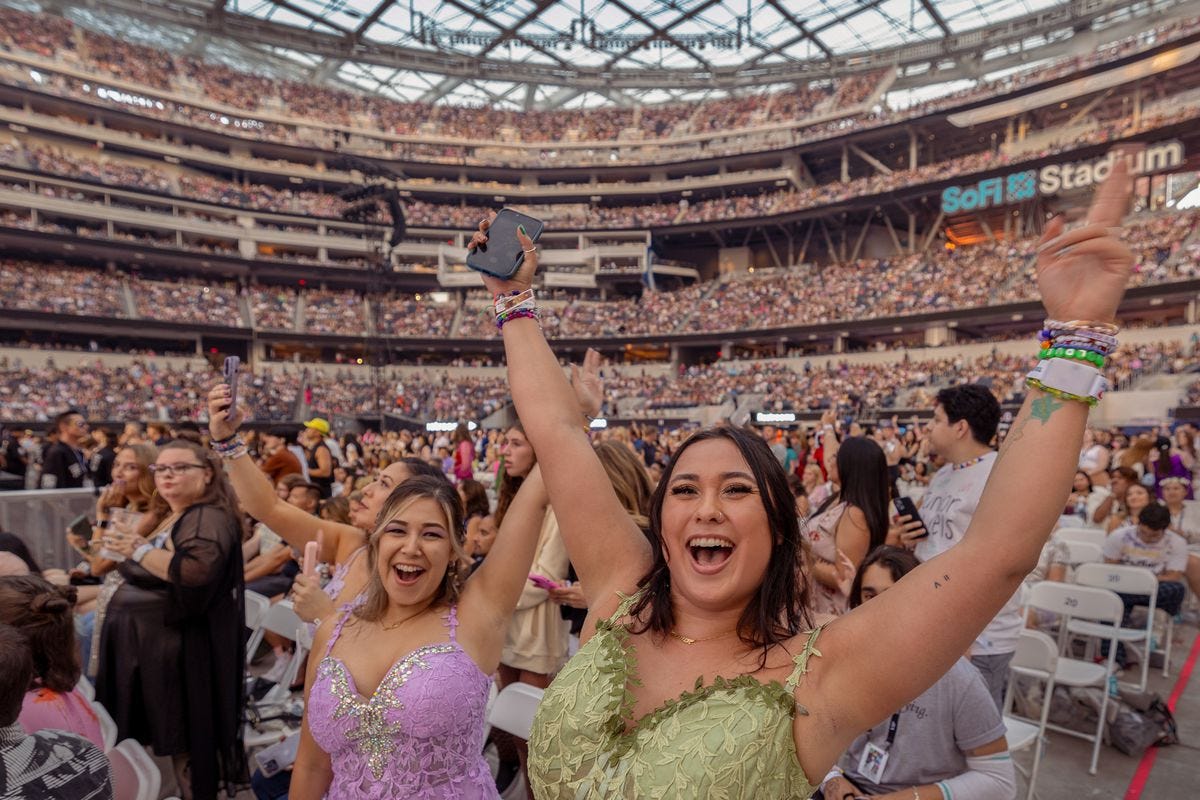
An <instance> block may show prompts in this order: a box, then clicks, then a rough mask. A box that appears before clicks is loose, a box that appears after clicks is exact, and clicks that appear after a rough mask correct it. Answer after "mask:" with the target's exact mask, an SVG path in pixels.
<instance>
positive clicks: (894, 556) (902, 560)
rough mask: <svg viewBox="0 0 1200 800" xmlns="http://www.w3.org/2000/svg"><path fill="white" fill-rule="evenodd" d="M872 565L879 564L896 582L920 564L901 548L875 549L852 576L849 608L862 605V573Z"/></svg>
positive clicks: (886, 547) (884, 547)
mask: <svg viewBox="0 0 1200 800" xmlns="http://www.w3.org/2000/svg"><path fill="white" fill-rule="evenodd" d="M872 564H879V565H881V566H883V567H886V568H887V571H888V572H889V573H891V575H892V580H894V581H898V580H900V579H901V578H903V577H904V576H905V575H907V574H908V573H910V572H912V571H913V570H914V569H916V568H917V567H919V566H920V565H921V562H920V561H918V560H917V557H916V556H914V555H913V554H912V553H910V552H908V551H907V550H904V549H903V548H900V547H892V546H891V545H886V544H885V545H880V546H879V547H876V548H875V549H874V550H872V551H871V552H869V553H867V557H866V558H864V559H863V562H862V566H861V567H859V568H858V572H857V573H856V574H855V576H854V583H852V584H851V585H850V607H851V608H858V607H859V606H861V605H862V602H863V599H862V584H863V573H864V572H866V571H867V567H869V566H871V565H872Z"/></svg>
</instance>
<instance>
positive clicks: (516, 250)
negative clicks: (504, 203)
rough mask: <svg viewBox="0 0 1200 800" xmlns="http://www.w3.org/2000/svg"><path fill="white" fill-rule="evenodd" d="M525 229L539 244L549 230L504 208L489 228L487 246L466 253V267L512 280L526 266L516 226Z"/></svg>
mask: <svg viewBox="0 0 1200 800" xmlns="http://www.w3.org/2000/svg"><path fill="white" fill-rule="evenodd" d="M518 225H524V226H525V234H526V235H527V236H529V238H530V239H532V240H533V241H535V242H536V241H537V240H538V238H539V237H540V236H541V235H542V230H543V229H544V228H545V227H546V226H545V223H543V222H542V221H541V220H540V219H537V218H536V217H531V216H529V215H528V214H522V213H521V212H520V211H513V210H512V209H511V208H502V209H500V213H498V214H497V215H496V218H495V219H494V220H492V224H491V226H489V227H488V241H487V244H486V245H483V246H482V247H477V248H476V249H474V250H472V251H471V252H469V253H467V267H469V268H470V269H473V270H475V271H476V272H486V273H487V274H488V275H493V276H495V277H497V278H511V277H512V276H513V275H515V274H516V273H517V270H519V269H520V268H521V265H522V264H524V263H525V253H524V252H523V251H522V250H521V243H520V242H519V241H518V240H517V226H518Z"/></svg>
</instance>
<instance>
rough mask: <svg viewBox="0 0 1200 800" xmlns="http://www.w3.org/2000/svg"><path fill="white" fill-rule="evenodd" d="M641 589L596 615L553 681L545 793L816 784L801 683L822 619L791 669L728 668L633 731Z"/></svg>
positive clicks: (563, 796)
mask: <svg viewBox="0 0 1200 800" xmlns="http://www.w3.org/2000/svg"><path fill="white" fill-rule="evenodd" d="M636 600H637V595H634V596H633V597H628V598H625V600H623V601H622V603H621V605H620V607H619V608H618V609H617V611H616V613H615V614H613V615H612V617H610V618H609V619H607V620H604V621H602V622H599V623H598V624H597V625H596V634H595V636H593V637H592V638H591V640H590V641H589V642H588V643H587V644H586V645H584V646H583V647H582V648H581V649H580V650H579V653H578V654H576V656H575V657H574V658H573V659H571V661H570V662H569V663H568V664H567V666H566V667H564V668H563V670H562V671H561V672H560V673H559V674H558V677H557V678H556V679H555V681H554V683H552V684H550V688H548V689H547V690H546V694H545V697H544V698H543V699H542V702H541V705H539V706H538V710H537V715H536V716H535V717H534V720H533V732H532V735H531V736H530V739H529V778H530V782H531V784H532V786H533V793H534V795H535V796H536V797H537V798H538V800H585V798H587V799H589V800H601V798H603V799H604V800H609V798H638V800H650V798H705V800H740V799H741V798H755V800H782V799H783V798H807V797H809V796H810V795H811V794H812V793H813V792H814V791H815V787H813V786H812V784H811V783H810V782H809V780H808V778H807V776H805V774H804V770H803V769H802V768H801V766H800V762H799V761H798V760H797V759H796V744H795V740H794V738H793V735H792V720H793V717H794V716H795V714H797V713H801V714H804V713H807V712H806V711H805V710H804V709H803V708H802V707H798V706H797V705H796V702H795V700H794V698H793V695H792V692H793V690H794V689H795V687H796V684H797V682H798V681H799V680H800V678H801V676H803V675H804V673H805V671H806V669H807V664H808V658H809V656H810V655H811V654H816V655H818V656H819V655H820V652H819V651H817V650H816V649H815V647H814V645H815V643H816V640H817V634H818V633H819V632H820V629H819V628H818V629H817V630H815V631H813V632H812V634H811V635H810V636H809V638H808V643H807V645H806V646H805V648H804V650H803V651H802V652H800V653H799V654H798V655H796V656H795V657H794V659H793V661H794V663H795V669H794V670H793V671H792V673H791V675H790V676H789V677H788V679H787V681H785V682H784V683H782V684H780V683H779V682H778V681H772V682H770V683H761V682H759V681H757V680H755V679H754V677H753V676H751V675H741V676H739V677H737V678H734V679H732V680H729V679H726V678H721V677H718V678H717V679H716V680H715V681H713V683H712V684H710V685H708V686H704V685H703V679H702V678H701V679H697V681H696V688H695V689H694V690H693V691H690V692H684V693H683V694H682V695H680V697H679V699H677V700H668V701H667V702H666V703H665V704H664V705H663V706H662V707H660V708H658V709H656V710H655V711H653V712H651V713H650V714H647V715H646V716H645V717H643V718H642V719H641V720H639V721H638V723H637V724H636V725H635V726H634V727H633V728H632V729H631V730H629V731H628V732H627V731H626V728H627V727H629V725H628V721H629V720H630V719H631V718H632V713H633V706H634V698H633V695H632V693H631V692H630V691H629V685H630V684H637V683H638V678H637V665H636V663H635V660H634V657H633V654H632V653H631V652H630V651H629V649H628V646H629V633H628V631H627V630H626V628H625V626H624V625H623V624H619V623H618V620H621V619H622V618H624V617H625V616H627V615H628V613H629V609H630V607H631V606H632V605H633V603H634V602H636Z"/></svg>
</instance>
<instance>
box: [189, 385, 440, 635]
mask: <svg viewBox="0 0 1200 800" xmlns="http://www.w3.org/2000/svg"><path fill="white" fill-rule="evenodd" d="M230 399H231V392H230V388H229V386H228V385H227V384H219V385H217V386H214V387H213V388H212V390H211V391H209V393H208V430H209V433H210V434H211V435H212V440H213V449H214V450H215V451H216V452H217V454H218V455H220V456H221V460H222V461H223V462H224V465H225V473H226V474H227V475H228V476H229V482H230V484H231V485H232V486H233V489H234V491H235V492H236V493H237V498H238V500H239V501H240V502H241V504H242V508H243V509H244V510H245V512H246V513H247V514H249V515H250V516H251V517H253V518H254V519H256V520H258V521H259V522H261V523H263V524H264V525H266V526H267V527H268V528H270V529H271V530H273V531H275V532H276V533H278V534H279V535H280V536H281V537H282V538H283V540H284V541H285V542H287V543H288V544H289V545H291V546H292V547H294V548H295V549H297V550H299V551H301V552H303V550H304V546H305V545H306V544H308V543H309V542H315V541H317V537H318V534H320V533H323V535H322V536H321V537H320V541H321V546H322V550H321V552H319V553H318V556H317V557H318V560H319V561H320V562H321V563H325V564H332V565H334V574H333V578H332V579H331V580H330V581H329V583H328V584H326V586H325V588H324V589H323V590H322V588H321V586H320V582H319V581H317V580H316V579H315V578H314V577H312V576H308V577H305V576H297V578H296V582H295V584H294V586H293V591H294V592H295V595H296V597H295V600H296V604H295V607H296V613H297V614H299V615H300V618H301V619H303V620H305V621H307V622H310V623H319V622H320V621H321V620H323V619H325V618H327V617H329V616H331V615H333V614H334V613H335V612H336V611H337V610H338V609H340V608H343V607H344V606H346V605H347V604H354V603H357V602H360V599H359V598H360V597H361V596H362V594H363V590H364V589H365V588H366V585H367V565H366V559H365V558H363V556H364V555H365V554H366V543H367V534H366V532H367V531H370V530H373V529H374V526H375V519H376V517H377V516H378V515H379V510H380V509H381V508H382V507H383V502H384V500H386V499H387V496H388V494H390V493H391V491H392V490H393V489H395V488H396V487H397V486H399V485H400V484H401V483H402V482H403V481H405V480H407V479H408V478H411V477H412V476H413V475H416V474H429V473H433V474H440V473H437V472H436V471H435V470H433V468H432V467H430V466H429V465H428V464H426V463H425V462H423V461H421V460H420V459H416V458H413V459H403V460H401V461H397V462H395V463H392V464H389V465H388V466H386V467H384V468H383V469H381V470H380V471H379V474H378V476H376V478H375V480H374V481H372V482H371V483H369V484H367V485H366V486H365V487H363V490H362V499H361V503H358V504H354V503H351V506H350V507H351V522H352V524H350V525H344V524H341V523H337V522H332V521H329V520H323V519H321V518H320V517H316V516H313V515H312V514H308V513H306V512H305V511H303V510H301V509H299V508H296V507H295V506H293V505H291V504H290V503H288V502H286V500H284V499H281V498H280V497H279V495H278V494H277V493H276V492H275V490H274V488H273V487H272V486H271V482H270V481H269V480H267V476H266V475H265V474H264V473H263V471H262V470H261V469H259V468H258V466H257V465H256V464H255V463H254V460H253V459H252V458H250V456H249V455H248V453H247V450H246V446H245V443H244V442H243V441H242V439H241V437H240V435H239V434H238V428H239V427H240V426H241V424H242V422H243V420H244V419H245V416H244V414H243V413H242V410H241V408H240V407H239V408H236V409H231V408H230Z"/></svg>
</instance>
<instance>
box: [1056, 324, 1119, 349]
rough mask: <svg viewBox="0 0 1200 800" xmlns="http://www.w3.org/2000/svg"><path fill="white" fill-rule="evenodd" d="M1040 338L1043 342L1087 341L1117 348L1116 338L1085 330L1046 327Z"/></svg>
mask: <svg viewBox="0 0 1200 800" xmlns="http://www.w3.org/2000/svg"><path fill="white" fill-rule="evenodd" d="M1038 338H1039V339H1041V340H1043V341H1046V340H1050V339H1087V340H1088V341H1092V342H1096V343H1097V344H1104V345H1108V346H1110V347H1116V346H1117V337H1116V336H1114V335H1112V334H1107V333H1102V332H1100V331H1094V330H1087V329H1084V328H1071V329H1063V328H1051V327H1046V328H1042V330H1040V331H1039V332H1038Z"/></svg>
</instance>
